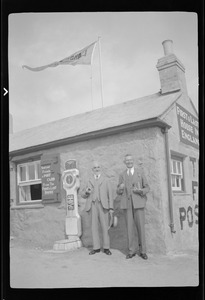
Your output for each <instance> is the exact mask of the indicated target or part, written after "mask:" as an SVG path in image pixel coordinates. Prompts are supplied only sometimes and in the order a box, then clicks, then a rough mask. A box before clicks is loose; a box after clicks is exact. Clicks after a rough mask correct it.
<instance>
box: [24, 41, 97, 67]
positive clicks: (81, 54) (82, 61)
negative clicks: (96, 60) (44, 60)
mask: <svg viewBox="0 0 205 300" xmlns="http://www.w3.org/2000/svg"><path fill="white" fill-rule="evenodd" d="M96 43H97V42H94V43H92V44H90V45H89V46H87V47H85V48H83V49H82V50H80V51H77V52H75V53H74V54H72V55H70V56H68V57H66V58H64V59H62V60H60V61H56V62H53V63H51V64H48V65H45V66H42V67H35V68H32V67H29V66H26V65H23V66H22V68H26V69H28V70H30V71H42V70H45V69H47V68H52V67H57V66H59V65H72V66H75V65H90V64H91V63H92V54H93V50H94V48H95V45H96Z"/></svg>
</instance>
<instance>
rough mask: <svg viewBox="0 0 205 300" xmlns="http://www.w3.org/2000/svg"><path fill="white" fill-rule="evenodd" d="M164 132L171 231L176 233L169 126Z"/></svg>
mask: <svg viewBox="0 0 205 300" xmlns="http://www.w3.org/2000/svg"><path fill="white" fill-rule="evenodd" d="M162 133H164V135H165V149H166V161H167V179H168V180H167V181H168V183H167V185H168V200H169V215H170V224H169V226H170V229H171V233H176V230H175V229H174V217H173V198H172V188H171V186H172V185H171V167H170V155H169V139H168V128H167V127H166V128H164V129H162Z"/></svg>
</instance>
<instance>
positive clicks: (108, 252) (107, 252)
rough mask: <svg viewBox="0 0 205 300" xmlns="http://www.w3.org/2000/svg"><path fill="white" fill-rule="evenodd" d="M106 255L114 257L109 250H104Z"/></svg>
mask: <svg viewBox="0 0 205 300" xmlns="http://www.w3.org/2000/svg"><path fill="white" fill-rule="evenodd" d="M104 253H105V254H107V255H112V253H111V252H110V250H109V249H104Z"/></svg>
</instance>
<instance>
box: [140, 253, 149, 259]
mask: <svg viewBox="0 0 205 300" xmlns="http://www.w3.org/2000/svg"><path fill="white" fill-rule="evenodd" d="M140 257H141V258H143V259H148V256H147V254H146V253H141V254H140Z"/></svg>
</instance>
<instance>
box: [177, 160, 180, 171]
mask: <svg viewBox="0 0 205 300" xmlns="http://www.w3.org/2000/svg"><path fill="white" fill-rule="evenodd" d="M177 169H178V174H181V163H180V161H178V162H177Z"/></svg>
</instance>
